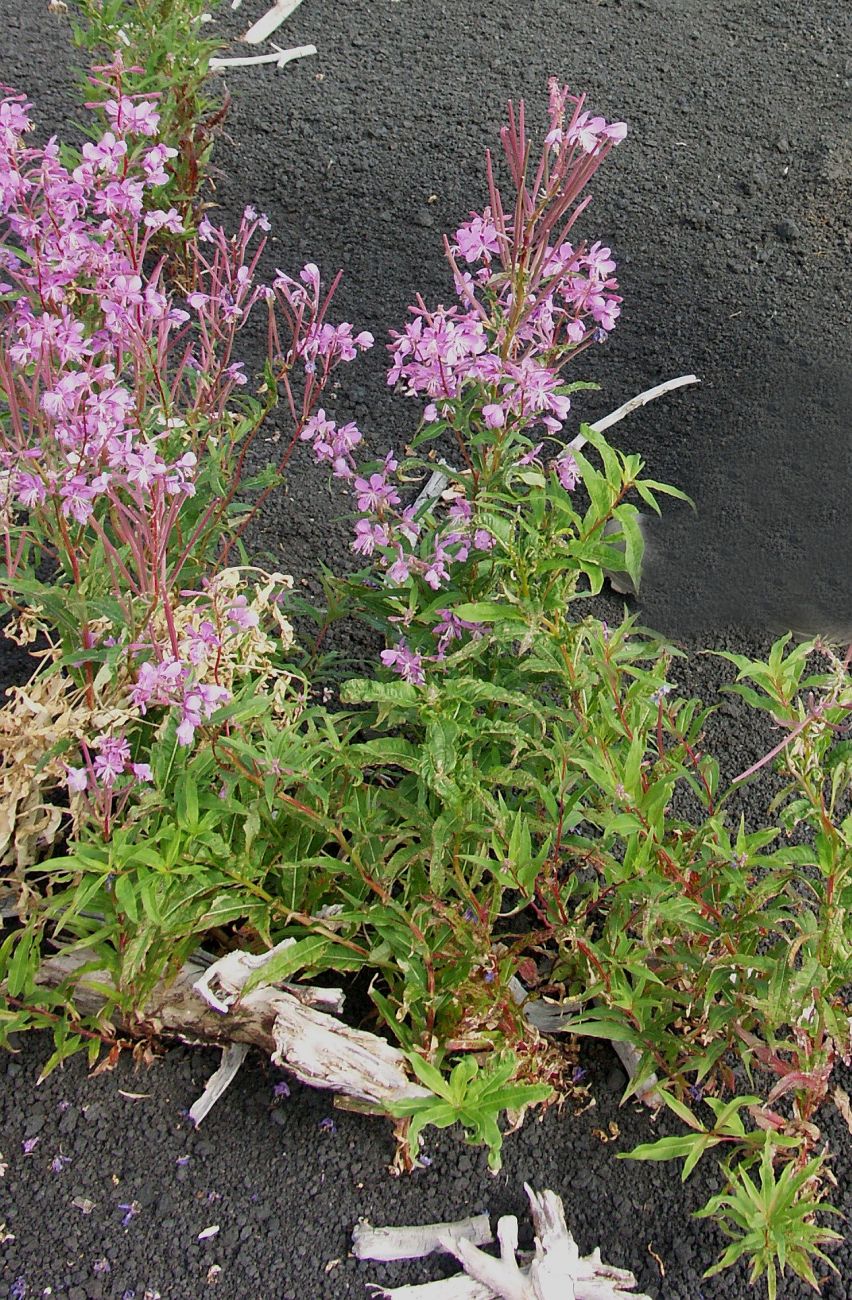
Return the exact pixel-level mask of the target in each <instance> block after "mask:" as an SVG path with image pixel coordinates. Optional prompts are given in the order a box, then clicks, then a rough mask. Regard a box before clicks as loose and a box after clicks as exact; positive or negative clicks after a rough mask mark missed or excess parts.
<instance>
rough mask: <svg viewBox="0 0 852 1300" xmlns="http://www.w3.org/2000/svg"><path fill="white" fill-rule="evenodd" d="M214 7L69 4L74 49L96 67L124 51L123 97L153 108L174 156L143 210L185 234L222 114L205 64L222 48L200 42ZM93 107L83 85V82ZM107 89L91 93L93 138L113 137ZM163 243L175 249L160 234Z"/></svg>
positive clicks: (157, 2)
mask: <svg viewBox="0 0 852 1300" xmlns="http://www.w3.org/2000/svg"><path fill="white" fill-rule="evenodd" d="M214 8H215V4H210V3H207V0H204V2H203V3H202V0H133V3H131V4H128V3H127V0H74V4H73V11H74V17H75V22H74V28H73V31H74V42H75V44H76V45H77V46H78V47H80V48H82V49H85V50H86V51H87V52H88V53H89V54H90V55H92V56H93V57H94V58H95V59H100V60H101V61H102V60H103V59H105V58H109V57H110V56H111V55H112V52H113V51H114V50H122V51H123V53H124V60H125V63H126V65H127V66H126V68H125V69H124V76H123V84H122V87H121V90H122V92H123V94H124V95H126V96H130V97H131V98H133V97H136V96H139V95H147V96H151V97H153V98H154V99H155V100H156V107H157V113H158V116H159V125H158V130H157V136H158V140H159V143H160V145H161V147H162V148H164V149H167V150H170V151H171V150H173V151H174V152H169V153H168V154H167V155H166V156H165V157H164V159H163V163H164V169H165V172H166V179H165V180H164V181H162V182H161V184H160V185H158V186H157V187H156V189H153V190H151V191H149V193H148V195H147V198H148V202H149V204H153V205H154V206H156V207H158V208H161V209H163V210H168V209H169V208H171V207H175V208H177V210H178V212H179V213H180V215H181V219H182V221H183V223H184V224H185V225H187V226H189V225H190V224H192V223H193V222H194V221H195V220H197V219H198V218H199V217H200V216H201V210H202V208H203V201H204V196H203V187H204V183H205V180H206V179H207V177H208V174H209V169H210V158H211V154H212V151H213V145H214V142H215V138H216V135H217V133H218V131H219V130H220V129H221V127H222V124H223V122H224V119H225V117H226V115H227V112H228V102H229V101H228V97H227V95H225V96H224V98H218V97H216V96H214V95H212V94H211V93H210V91H209V89H208V84H207V83H208V78H209V71H210V59H211V58H212V56H213V55H214V54H215V53H216V51H217V49H219V47H220V45H221V40H216V39H215V38H211V37H209V36H204V35H203V23H202V16H203V14H204V12H205V11H206V10H210V9H214ZM84 91H85V93H86V96H87V99H88V100H92V98H93V94H92V88H91V85H90V84H89V79H88V78H86V79H85V81H84ZM113 92H114V87H113V86H112V85H96V86H95V91H94V102H93V103H89V104H88V107H89V108H94V109H95V110H96V111H95V112H94V113H93V114H91V116H90V120H91V123H92V128H91V129H92V132H93V133H94V134H93V138H95V137H96V136H100V135H102V134H103V132H104V131H105V130H112V129H113V125H114V123H113V119H112V118H111V117H110V115H109V113H108V111H107V108H106V106H107V104H108V103H110V102H111V101H112V100H113V98H114V93H113ZM160 235H161V242H162V243H166V242H167V241H168V238H169V236H172V239H171V243H172V245H174V244H175V243H177V242H178V241H177V240H175V238H174V232H173V231H170V230H169V229H168V227H164V228H163V230H162V231H161V232H160Z"/></svg>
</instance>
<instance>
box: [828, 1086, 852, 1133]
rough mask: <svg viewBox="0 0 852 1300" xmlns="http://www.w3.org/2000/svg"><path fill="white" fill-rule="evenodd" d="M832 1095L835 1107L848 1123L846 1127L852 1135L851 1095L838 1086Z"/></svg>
mask: <svg viewBox="0 0 852 1300" xmlns="http://www.w3.org/2000/svg"><path fill="white" fill-rule="evenodd" d="M831 1095H832V1097H833V1098H834V1104H835V1106H836V1107H837V1109H838V1110H839V1111H840V1114H841V1115H842V1116H843V1118H844V1120H845V1121H846V1127H847V1128H848V1130H849V1132H850V1133H852V1104H850V1101H849V1093H848V1092H844V1090H843V1089H842V1088H841V1087H840V1085H839V1084H838V1085H837V1087H836V1088H835V1089H834V1092H833V1093H832V1094H831Z"/></svg>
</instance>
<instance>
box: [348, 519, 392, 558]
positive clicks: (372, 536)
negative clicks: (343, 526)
mask: <svg viewBox="0 0 852 1300" xmlns="http://www.w3.org/2000/svg"><path fill="white" fill-rule="evenodd" d="M389 541H390V537H389V534H388V530H387V528H386V527H385V525H384V524H380V523H373V522H372V521H371V520H369V519H359V520H358V521H357V522H356V524H355V541H354V542H353V543H352V550H353V551H355V552H356V553H357V554H358V555H372V554H373V551H374V550H375V549H376V547H377V546H387V545H388V543H389Z"/></svg>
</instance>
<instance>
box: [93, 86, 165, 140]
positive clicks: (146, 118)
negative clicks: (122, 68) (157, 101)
mask: <svg viewBox="0 0 852 1300" xmlns="http://www.w3.org/2000/svg"><path fill="white" fill-rule="evenodd" d="M104 112H105V113H106V115H107V117H108V118H109V119H110V121H111V122H112V124H113V126H114V128H115V130H116V131H119V132H120V133H121V134H122V135H156V134H157V127H158V126H159V124H160V114H159V113H158V112H157V110H156V108H155V106H154V102H153V100H150V99H142V100H140V101H139V102H138V103H134V101H133V100H132V99H131V98H130V97H129V96H128V95H122V96H121V98H120V99H118V100H115V99H108V100H107V101H106V103H105V104H104Z"/></svg>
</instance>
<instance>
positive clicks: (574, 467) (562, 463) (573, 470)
mask: <svg viewBox="0 0 852 1300" xmlns="http://www.w3.org/2000/svg"><path fill="white" fill-rule="evenodd" d="M553 468H554V469H555V471H556V477H557V478H558V479H559V482H560V483H561V484H562V486H563V487H564V489H565V491H566V492H573V491H574V489H575V487H576V486H577V483H578V482H579V479H580V467H579V465H578V464H577V462H576V460H575V459H574V457H573V456H572V455H571V453H570V451H566V452H563V454H562V455H561V456H559V457H558V458H557V459H556V460H555V461H554V462H553Z"/></svg>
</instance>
